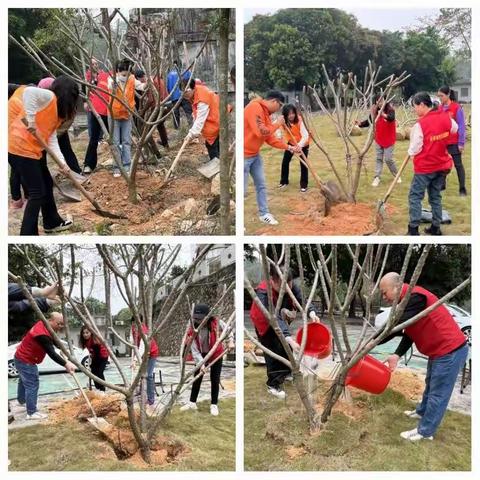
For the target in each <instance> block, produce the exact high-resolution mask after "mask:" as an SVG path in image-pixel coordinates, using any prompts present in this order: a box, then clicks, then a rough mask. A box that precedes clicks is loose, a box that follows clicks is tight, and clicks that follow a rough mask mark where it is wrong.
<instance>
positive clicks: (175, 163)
mask: <svg viewBox="0 0 480 480" xmlns="http://www.w3.org/2000/svg"><path fill="white" fill-rule="evenodd" d="M187 144H188V138H185V140H184V141H183V143H182V146H181V147H180V150H179V151H178V153H177V156H176V157H175V160H174V161H173V163H172V166H171V167H170V169H169V170H168V172H167V176H166V177H165V180H168V178H169V177H170V174H171V173H172V172H173V170H174V168H175V167H176V165H177V162H178V160H179V159H180V156H181V155H182V153H183V151H184V150H185V147H186V146H187Z"/></svg>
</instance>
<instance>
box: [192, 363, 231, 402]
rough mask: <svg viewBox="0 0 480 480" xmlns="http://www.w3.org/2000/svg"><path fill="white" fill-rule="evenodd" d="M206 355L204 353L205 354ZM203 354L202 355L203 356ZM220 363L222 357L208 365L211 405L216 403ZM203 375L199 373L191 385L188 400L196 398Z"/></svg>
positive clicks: (218, 389) (218, 390) (220, 372)
mask: <svg viewBox="0 0 480 480" xmlns="http://www.w3.org/2000/svg"><path fill="white" fill-rule="evenodd" d="M205 355H206V354H205ZM205 355H203V356H204V357H205ZM222 364H223V358H221V359H220V360H217V361H216V362H215V363H214V364H213V365H212V366H211V367H210V384H211V397H212V405H216V404H217V403H218V394H219V392H220V376H221V374H222ZM202 380H203V375H200V376H199V377H198V378H197V379H196V380H195V381H194V382H193V385H192V392H191V393H190V401H191V402H196V401H197V398H198V394H199V393H200V387H201V385H202Z"/></svg>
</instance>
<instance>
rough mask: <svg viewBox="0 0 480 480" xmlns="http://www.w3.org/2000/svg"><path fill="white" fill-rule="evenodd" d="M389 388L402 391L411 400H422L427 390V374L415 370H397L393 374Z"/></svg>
mask: <svg viewBox="0 0 480 480" xmlns="http://www.w3.org/2000/svg"><path fill="white" fill-rule="evenodd" d="M388 388H391V389H392V390H395V391H396V392H398V393H401V394H402V395H403V396H404V397H405V398H408V399H409V400H414V401H417V400H420V399H421V398H422V395H423V391H424V390H425V375H422V374H421V373H417V372H414V371H413V370H407V369H401V370H396V371H395V372H393V374H392V378H391V380H390V383H389V385H388Z"/></svg>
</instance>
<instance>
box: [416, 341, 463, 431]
mask: <svg viewBox="0 0 480 480" xmlns="http://www.w3.org/2000/svg"><path fill="white" fill-rule="evenodd" d="M467 356H468V345H464V346H463V347H462V348H459V349H458V350H456V351H455V352H452V353H448V354H447V355H442V356H441V357H438V358H435V359H433V360H430V359H429V360H428V366H427V376H426V378H425V391H424V392H423V398H422V402H421V403H420V404H419V405H417V408H416V412H417V413H418V414H419V415H421V417H422V418H421V420H420V421H419V423H418V433H420V435H423V436H424V437H431V436H432V435H434V434H435V432H436V431H437V429H438V427H439V425H440V422H441V421H442V419H443V416H444V415H445V411H446V410H447V406H448V402H449V400H450V397H451V396H452V392H453V389H454V387H455V382H456V380H457V376H458V374H459V372H460V370H461V369H462V367H463V365H464V364H465V361H466V360H467Z"/></svg>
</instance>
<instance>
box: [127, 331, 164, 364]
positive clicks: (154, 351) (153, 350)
mask: <svg viewBox="0 0 480 480" xmlns="http://www.w3.org/2000/svg"><path fill="white" fill-rule="evenodd" d="M142 332H143V333H144V334H145V335H148V327H147V326H146V325H145V324H144V323H142ZM132 337H133V343H134V345H136V346H137V347H139V346H140V342H141V341H142V336H141V335H140V333H139V332H137V329H136V327H135V325H132ZM158 353H159V352H158V345H157V342H156V341H155V339H154V338H152V340H151V341H150V358H153V357H158Z"/></svg>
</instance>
